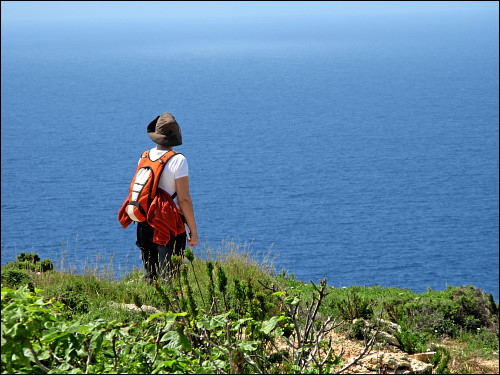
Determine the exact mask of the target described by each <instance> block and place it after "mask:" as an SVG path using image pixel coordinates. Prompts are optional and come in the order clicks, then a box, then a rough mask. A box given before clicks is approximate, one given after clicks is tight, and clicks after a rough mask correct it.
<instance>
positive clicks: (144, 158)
mask: <svg viewBox="0 0 500 375" xmlns="http://www.w3.org/2000/svg"><path fill="white" fill-rule="evenodd" d="M177 154H178V152H175V151H168V152H166V153H165V154H164V155H163V156H162V157H161V158H159V159H158V160H155V161H152V160H151V159H150V158H149V150H147V151H144V152H143V153H142V155H141V159H140V160H139V165H138V166H137V170H136V172H135V176H134V178H133V179H132V182H131V183H130V189H129V193H128V197H127V199H126V200H125V202H127V203H126V207H125V212H126V213H127V215H128V216H129V217H130V219H132V220H133V221H137V222H143V221H146V218H147V215H148V209H149V205H150V204H151V202H152V201H153V198H154V197H155V195H156V189H157V188H158V182H159V181H160V176H161V172H162V171H163V168H164V167H165V165H166V164H167V162H168V161H169V160H170V158H172V156H174V155H177ZM176 195H177V193H174V195H172V199H173V198H175V196H176Z"/></svg>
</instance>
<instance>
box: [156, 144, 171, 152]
mask: <svg viewBox="0 0 500 375" xmlns="http://www.w3.org/2000/svg"><path fill="white" fill-rule="evenodd" d="M156 149H157V150H165V151H172V147H171V146H170V147H168V146H162V145H157V146H156Z"/></svg>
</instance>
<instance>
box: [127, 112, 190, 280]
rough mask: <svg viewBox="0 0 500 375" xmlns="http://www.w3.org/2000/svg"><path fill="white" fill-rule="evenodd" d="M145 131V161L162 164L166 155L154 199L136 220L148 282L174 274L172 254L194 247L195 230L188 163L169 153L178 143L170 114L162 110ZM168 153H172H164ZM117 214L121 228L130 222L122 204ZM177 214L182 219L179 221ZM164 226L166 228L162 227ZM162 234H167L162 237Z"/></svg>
mask: <svg viewBox="0 0 500 375" xmlns="http://www.w3.org/2000/svg"><path fill="white" fill-rule="evenodd" d="M147 133H148V135H149V137H150V138H151V140H152V141H153V142H155V143H156V147H154V148H152V149H150V150H147V151H145V152H144V153H143V154H142V156H141V158H144V157H147V158H149V160H148V161H147V162H148V163H150V162H160V163H162V162H163V160H164V158H165V156H169V158H168V159H167V162H166V164H165V166H164V167H163V170H162V172H161V175H160V176H159V181H158V187H157V190H156V195H155V197H154V198H155V200H154V201H153V203H152V204H151V206H150V209H149V211H148V213H147V218H146V221H142V222H138V223H137V242H136V245H137V246H138V247H139V248H140V249H141V252H142V261H143V264H144V279H145V280H146V281H148V282H152V281H154V280H158V279H166V278H168V277H171V276H173V275H177V274H178V267H176V265H174V264H173V262H172V256H173V255H177V256H181V255H182V253H183V251H184V250H185V248H186V242H187V244H188V245H189V246H190V247H194V246H196V244H197V243H198V231H197V227H196V220H195V215H194V208H193V202H192V199H191V195H190V191H189V173H188V172H189V171H188V162H187V159H186V157H185V156H184V155H183V154H181V153H173V152H172V151H173V147H175V146H179V145H181V144H182V132H181V128H180V126H179V124H178V123H177V121H176V119H175V117H174V116H173V115H172V114H170V113H168V112H165V113H163V114H162V115H160V116H158V117H156V118H155V119H154V120H153V121H152V122H151V123H150V124H149V125H148V127H147ZM169 152H170V154H173V156H172V155H166V154H167V153H169ZM140 163H141V160H139V164H140ZM165 193H166V194H165ZM157 198H158V199H157ZM162 202H163V203H162ZM165 202H166V203H165ZM169 203H170V205H171V206H173V204H175V207H174V208H173V210H170V211H168V212H167V213H166V214H165V213H164V212H162V207H165V206H167V207H168V206H169ZM153 206H154V207H153ZM172 212H175V214H176V213H177V212H178V217H172V216H173V215H175V214H174V213H172ZM118 217H119V221H120V223H121V224H122V227H124V228H125V227H126V226H128V224H130V222H131V221H132V220H131V219H130V218H129V216H127V213H126V204H125V203H124V205H123V206H122V208H121V209H120V211H119V213H118ZM179 217H180V220H182V221H179ZM167 221H168V223H167ZM164 227H167V228H168V230H164V229H165V228H164ZM165 233H168V234H167V235H166V236H165V235H164V234H165ZM162 234H163V235H162Z"/></svg>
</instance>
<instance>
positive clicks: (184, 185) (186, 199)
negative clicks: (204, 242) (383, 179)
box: [175, 176, 198, 247]
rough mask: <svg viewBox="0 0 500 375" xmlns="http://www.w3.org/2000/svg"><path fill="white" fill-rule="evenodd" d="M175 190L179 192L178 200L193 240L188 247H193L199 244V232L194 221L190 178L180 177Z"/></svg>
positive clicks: (176, 181)
mask: <svg viewBox="0 0 500 375" xmlns="http://www.w3.org/2000/svg"><path fill="white" fill-rule="evenodd" d="M175 189H176V191H177V200H178V201H179V207H180V209H181V212H182V214H183V215H184V217H185V218H186V222H187V225H188V227H189V229H190V231H191V234H190V236H191V239H190V240H188V245H189V246H191V247H193V246H196V244H197V243H198V230H197V229H196V221H195V219H194V209H193V202H192V200H191V195H190V194H189V177H188V176H185V177H180V178H177V179H176V180H175Z"/></svg>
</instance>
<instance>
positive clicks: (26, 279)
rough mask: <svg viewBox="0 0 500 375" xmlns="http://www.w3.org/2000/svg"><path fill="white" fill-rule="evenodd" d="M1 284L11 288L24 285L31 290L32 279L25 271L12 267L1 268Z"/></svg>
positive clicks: (32, 286)
mask: <svg viewBox="0 0 500 375" xmlns="http://www.w3.org/2000/svg"><path fill="white" fill-rule="evenodd" d="M2 285H6V286H9V287H11V288H19V287H21V286H24V285H26V286H28V288H29V289H31V290H32V289H33V288H34V285H33V281H32V280H31V277H30V276H29V275H28V273H27V272H26V271H21V270H14V269H7V270H2Z"/></svg>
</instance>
